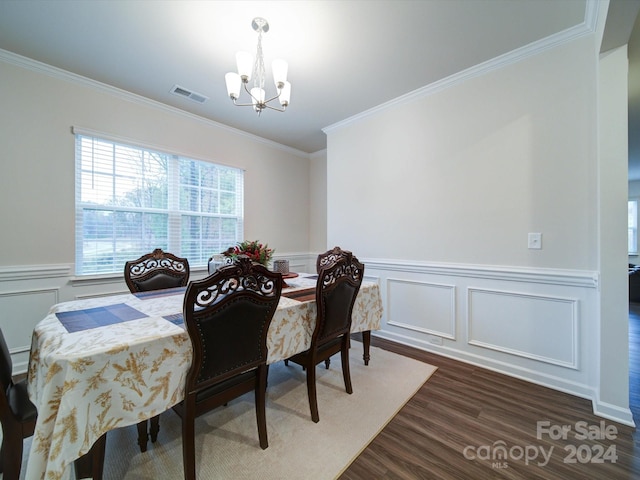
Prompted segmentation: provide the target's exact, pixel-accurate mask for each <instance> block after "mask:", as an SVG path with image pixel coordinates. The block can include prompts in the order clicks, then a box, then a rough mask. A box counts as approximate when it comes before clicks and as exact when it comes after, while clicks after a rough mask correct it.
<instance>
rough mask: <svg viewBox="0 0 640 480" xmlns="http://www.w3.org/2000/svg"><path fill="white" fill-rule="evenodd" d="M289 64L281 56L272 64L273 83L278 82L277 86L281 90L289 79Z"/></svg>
mask: <svg viewBox="0 0 640 480" xmlns="http://www.w3.org/2000/svg"><path fill="white" fill-rule="evenodd" d="M288 69H289V65H288V64H287V62H286V61H284V60H282V59H281V58H279V59H277V60H274V61H273V63H272V64H271V70H272V71H273V83H275V84H276V88H277V89H278V90H279V89H281V88H282V87H283V86H284V82H286V81H287V70H288Z"/></svg>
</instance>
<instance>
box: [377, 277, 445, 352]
mask: <svg viewBox="0 0 640 480" xmlns="http://www.w3.org/2000/svg"><path fill="white" fill-rule="evenodd" d="M387 303H388V309H389V312H388V315H387V318H388V321H387V323H388V324H389V325H393V326H396V327H400V328H404V329H408V330H414V331H417V332H422V333H426V334H431V335H437V336H439V337H443V338H448V339H451V340H455V319H456V312H455V286H453V285H444V284H438V283H430V282H423V281H413V280H402V279H397V278H389V279H387Z"/></svg>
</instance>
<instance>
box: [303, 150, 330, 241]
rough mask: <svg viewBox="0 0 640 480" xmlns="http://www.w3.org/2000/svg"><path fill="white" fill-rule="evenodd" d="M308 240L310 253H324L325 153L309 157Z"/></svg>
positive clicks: (325, 234)
mask: <svg viewBox="0 0 640 480" xmlns="http://www.w3.org/2000/svg"><path fill="white" fill-rule="evenodd" d="M309 238H310V242H311V243H310V245H309V247H310V250H311V251H312V252H318V253H320V252H325V251H327V250H328V249H329V248H332V247H328V246H327V151H326V150H323V151H321V152H316V153H314V154H313V155H312V156H311V168H310V179H309Z"/></svg>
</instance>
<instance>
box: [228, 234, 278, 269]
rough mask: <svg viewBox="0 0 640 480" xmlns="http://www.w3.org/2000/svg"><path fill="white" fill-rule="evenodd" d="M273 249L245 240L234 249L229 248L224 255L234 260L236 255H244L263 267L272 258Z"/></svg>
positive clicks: (254, 241) (257, 242)
mask: <svg viewBox="0 0 640 480" xmlns="http://www.w3.org/2000/svg"><path fill="white" fill-rule="evenodd" d="M273 252H274V250H273V248H269V245H267V244H262V243H260V242H259V241H258V240H251V241H250V240H245V241H243V242H239V243H238V244H237V245H236V246H235V247H230V248H229V249H228V250H227V251H226V252H224V255H225V256H227V257H231V258H232V259H235V258H237V257H238V255H246V256H247V257H249V258H250V259H251V260H252V261H254V262H256V263H260V264H261V265H264V266H265V267H266V266H267V264H268V263H269V261H270V260H271V258H272V257H273Z"/></svg>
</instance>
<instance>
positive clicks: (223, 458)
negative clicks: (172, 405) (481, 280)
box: [22, 342, 436, 480]
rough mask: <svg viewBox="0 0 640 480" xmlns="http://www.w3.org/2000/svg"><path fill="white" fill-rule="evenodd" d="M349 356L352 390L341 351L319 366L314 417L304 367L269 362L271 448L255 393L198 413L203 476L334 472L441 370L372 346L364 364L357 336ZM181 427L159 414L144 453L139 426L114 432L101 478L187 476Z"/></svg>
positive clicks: (264, 478)
mask: <svg viewBox="0 0 640 480" xmlns="http://www.w3.org/2000/svg"><path fill="white" fill-rule="evenodd" d="M349 356H350V367H351V381H352V384H353V394H352V395H348V394H347V393H346V392H345V390H344V382H343V379H342V368H341V367H340V357H339V356H335V357H333V358H332V361H331V367H330V369H329V370H326V369H325V368H324V365H320V366H318V369H317V373H318V375H317V390H318V409H319V412H320V422H319V423H313V421H312V420H311V414H310V412H309V401H308V398H307V389H306V380H305V373H304V371H303V370H302V368H301V367H300V366H299V365H295V364H291V363H290V364H289V366H288V367H286V366H285V365H284V362H278V363H276V364H274V365H271V367H270V370H269V384H268V388H267V432H268V438H269V448H267V449H266V450H262V449H261V448H260V445H259V443H258V430H257V426H256V417H255V406H254V401H253V398H254V397H253V393H251V394H247V395H244V396H243V397H240V398H238V399H236V400H234V401H232V402H230V403H229V404H228V405H227V406H226V407H220V408H218V409H216V410H213V411H212V412H210V413H208V414H205V415H203V416H200V417H198V418H197V419H196V464H197V470H196V472H197V476H198V479H202V480H213V479H216V480H217V479H233V480H243V479H260V480H276V479H277V480H282V479H287V480H297V479H300V480H302V479H304V480H308V479H313V480H322V479H334V478H336V477H338V476H339V475H340V474H341V473H342V472H343V471H344V470H345V469H346V468H347V467H348V466H349V464H350V463H351V462H352V461H353V460H354V459H355V458H356V457H357V456H358V455H359V454H360V452H361V451H362V450H363V449H364V448H366V446H367V445H368V444H369V443H370V442H371V440H373V438H374V437H375V436H376V435H377V434H378V433H379V432H380V430H382V429H383V428H384V426H385V425H386V424H387V423H388V422H389V421H390V420H391V419H392V418H393V417H394V416H395V414H396V413H397V412H398V411H399V410H400V409H401V408H402V407H403V406H404V404H405V403H406V402H407V401H408V400H409V399H410V398H411V397H412V396H413V395H414V394H415V392H416V391H417V390H418V389H419V388H420V387H421V386H422V385H423V384H424V382H426V381H427V380H428V378H429V377H430V376H431V375H432V374H433V372H434V371H435V370H436V367H433V366H431V365H427V364H425V363H422V362H418V361H416V360H412V359H410V358H407V357H403V356H401V355H396V354H394V353H390V352H387V351H385V350H382V349H379V348H375V347H372V348H371V361H370V362H369V365H368V366H364V363H363V361H362V344H361V343H360V342H353V343H352V348H351V351H350V354H349ZM180 428H181V421H180V417H178V416H177V415H176V414H175V413H174V412H173V411H169V412H165V413H164V414H162V415H161V417H160V433H159V435H158V441H157V442H156V443H154V444H151V443H149V448H148V450H147V451H146V452H145V453H141V452H140V450H139V448H138V445H137V430H136V427H135V425H134V426H130V427H126V428H120V429H117V430H114V431H112V432H109V433H108V435H107V452H106V460H105V468H104V480H123V479H129V480H134V479H135V480H141V479H149V480H158V479H171V480H173V479H178V480H179V479H181V478H183V471H182V440H181V430H180ZM29 446H30V445H29ZM25 448H28V446H27V445H25ZM26 453H28V450H27V452H26ZM25 460H26V459H25ZM22 473H23V474H24V470H23V472H22Z"/></svg>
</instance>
